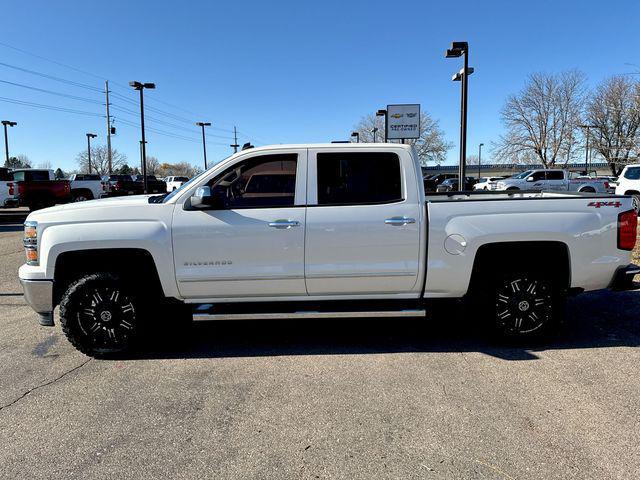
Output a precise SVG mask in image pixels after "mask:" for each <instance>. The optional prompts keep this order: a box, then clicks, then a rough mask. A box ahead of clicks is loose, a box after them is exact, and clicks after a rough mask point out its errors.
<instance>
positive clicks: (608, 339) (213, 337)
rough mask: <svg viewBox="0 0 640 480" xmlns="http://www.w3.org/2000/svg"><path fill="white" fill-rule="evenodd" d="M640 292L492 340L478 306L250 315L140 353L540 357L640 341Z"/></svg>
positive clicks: (596, 301) (162, 337) (165, 338)
mask: <svg viewBox="0 0 640 480" xmlns="http://www.w3.org/2000/svg"><path fill="white" fill-rule="evenodd" d="M639 306H640V294H639V292H619V293H613V292H609V291H603V292H596V293H590V294H586V295H582V296H580V297H577V298H574V299H571V300H570V302H569V307H568V312H567V319H566V321H565V323H564V325H563V326H562V327H561V328H560V330H559V331H558V333H557V334H555V335H553V336H552V337H551V338H547V339H544V340H536V341H529V342H519V343H514V342H510V343H509V342H505V341H498V340H494V339H491V338H490V337H489V336H488V335H487V334H486V332H485V331H484V329H483V328H481V326H480V325H479V324H478V321H477V318H475V316H474V315H473V312H470V311H467V312H466V313H462V312H461V313H459V314H454V313H452V315H451V317H449V318H434V319H427V320H422V319H409V318H402V319H390V318H386V319H385V318H382V319H380V318H375V319H349V320H345V319H335V320H305V321H300V320H276V321H274V320H268V321H265V320H262V321H259V320H256V321H253V320H246V321H242V320H239V321H218V322H208V323H204V322H203V323H196V324H195V325H193V326H192V327H191V329H190V330H189V331H188V332H187V331H185V332H182V335H177V332H176V330H171V331H167V332H162V333H157V334H155V335H154V336H153V338H150V339H149V340H148V341H146V342H145V344H144V345H141V347H142V348H141V350H140V353H138V354H136V355H134V356H133V357H128V358H130V359H137V358H154V359H159V358H228V357H261V356H282V355H360V354H385V353H411V352H423V353H428V352H482V353H485V354H487V355H490V356H493V357H497V358H501V359H504V360H511V361H520V360H536V359H538V358H539V356H538V354H537V352H542V351H545V350H560V349H579V348H580V349H583V348H611V347H637V346H640V322H639V321H638V320H639V318H638V314H637V312H638V307H639Z"/></svg>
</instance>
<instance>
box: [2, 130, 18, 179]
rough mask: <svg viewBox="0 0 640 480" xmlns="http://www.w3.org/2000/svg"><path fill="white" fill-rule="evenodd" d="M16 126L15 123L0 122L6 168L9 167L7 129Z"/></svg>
mask: <svg viewBox="0 0 640 480" xmlns="http://www.w3.org/2000/svg"><path fill="white" fill-rule="evenodd" d="M16 125H18V123H17V122H12V121H10V120H2V126H3V127H4V154H5V159H6V162H7V163H6V165H7V167H8V166H9V136H8V135H7V127H15V126H16Z"/></svg>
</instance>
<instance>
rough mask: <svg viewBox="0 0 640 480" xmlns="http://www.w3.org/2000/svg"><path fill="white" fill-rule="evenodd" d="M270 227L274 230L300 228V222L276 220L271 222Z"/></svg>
mask: <svg viewBox="0 0 640 480" xmlns="http://www.w3.org/2000/svg"><path fill="white" fill-rule="evenodd" d="M269 226H270V227H273V228H280V229H287V228H291V227H299V226H300V222H299V221H297V220H274V221H273V222H269Z"/></svg>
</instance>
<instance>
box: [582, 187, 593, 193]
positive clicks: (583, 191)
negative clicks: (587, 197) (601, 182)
mask: <svg viewBox="0 0 640 480" xmlns="http://www.w3.org/2000/svg"><path fill="white" fill-rule="evenodd" d="M578 193H596V191H595V190H594V189H593V188H591V187H587V188H583V189H582V190H580V191H579V192H578Z"/></svg>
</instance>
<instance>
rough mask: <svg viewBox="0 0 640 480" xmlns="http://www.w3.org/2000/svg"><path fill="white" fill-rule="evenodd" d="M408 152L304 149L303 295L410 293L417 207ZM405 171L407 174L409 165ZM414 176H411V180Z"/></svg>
mask: <svg viewBox="0 0 640 480" xmlns="http://www.w3.org/2000/svg"><path fill="white" fill-rule="evenodd" d="M413 168H414V165H413V162H412V160H411V158H410V157H409V156H407V158H404V159H401V157H400V155H398V154H396V153H393V152H375V151H371V150H367V149H363V150H362V151H361V152H358V151H354V150H353V149H350V150H349V151H348V152H344V151H343V152H340V151H332V150H328V151H324V152H323V151H321V150H320V151H316V150H310V151H309V172H310V175H309V178H310V179H315V181H310V182H309V184H308V189H309V192H308V197H309V206H308V208H307V235H306V240H305V242H306V252H305V257H306V260H305V268H306V271H305V277H306V284H307V291H308V292H309V295H361V294H373V293H376V294H398V293H410V292H411V291H412V290H413V289H414V288H415V286H416V284H417V278H418V267H419V253H420V228H419V226H420V224H421V218H420V216H421V212H422V210H421V208H420V202H419V201H418V198H417V192H416V188H415V185H410V186H408V185H406V184H405V183H406V182H405V179H406V178H407V170H408V169H413ZM410 175H411V176H410V177H409V178H412V179H414V178H415V177H414V175H415V173H413V172H411V174H410ZM414 181H415V180H414Z"/></svg>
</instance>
